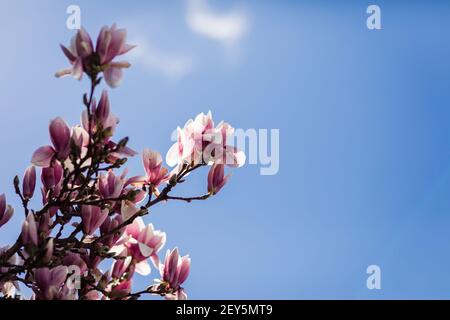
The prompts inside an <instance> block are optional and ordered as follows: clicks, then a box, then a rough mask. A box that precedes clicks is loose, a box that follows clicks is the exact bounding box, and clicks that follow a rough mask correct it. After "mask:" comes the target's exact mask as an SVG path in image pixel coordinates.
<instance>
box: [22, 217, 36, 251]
mask: <svg viewBox="0 0 450 320" xmlns="http://www.w3.org/2000/svg"><path fill="white" fill-rule="evenodd" d="M21 236H22V241H23V243H24V244H33V245H34V246H37V245H38V231H37V224H36V220H35V219H34V215H33V214H32V213H28V215H27V218H26V219H25V221H24V222H23V224H22V234H21Z"/></svg>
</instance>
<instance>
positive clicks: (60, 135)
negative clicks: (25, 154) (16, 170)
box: [31, 117, 71, 168]
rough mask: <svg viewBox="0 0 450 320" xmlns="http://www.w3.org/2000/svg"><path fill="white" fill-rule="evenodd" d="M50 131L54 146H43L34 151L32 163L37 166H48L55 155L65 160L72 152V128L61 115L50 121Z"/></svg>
mask: <svg viewBox="0 0 450 320" xmlns="http://www.w3.org/2000/svg"><path fill="white" fill-rule="evenodd" d="M49 132H50V139H51V141H52V144H53V147H52V146H49V145H47V146H43V147H40V148H38V149H37V150H36V151H35V152H34V153H33V156H32V158H31V163H32V164H34V165H35V166H38V167H44V168H45V167H48V166H50V164H51V163H52V160H53V159H54V158H55V157H56V158H58V159H60V160H65V159H66V158H67V157H68V155H69V153H70V137H71V130H70V128H69V126H68V125H67V123H66V122H65V121H64V120H63V119H62V118H61V117H57V118H55V119H53V120H52V121H51V122H50V125H49Z"/></svg>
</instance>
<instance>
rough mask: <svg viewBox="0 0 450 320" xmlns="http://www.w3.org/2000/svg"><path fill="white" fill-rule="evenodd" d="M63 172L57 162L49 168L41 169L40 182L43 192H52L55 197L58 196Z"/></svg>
mask: <svg viewBox="0 0 450 320" xmlns="http://www.w3.org/2000/svg"><path fill="white" fill-rule="evenodd" d="M63 174H64V170H63V167H62V166H61V164H60V163H59V162H58V161H55V162H53V163H52V164H51V166H48V167H45V168H42V173H41V181H42V185H43V187H44V189H45V191H46V192H47V191H49V190H52V189H53V190H54V192H55V193H56V195H58V194H59V189H60V187H61V182H62V178H63Z"/></svg>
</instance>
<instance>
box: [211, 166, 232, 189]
mask: <svg viewBox="0 0 450 320" xmlns="http://www.w3.org/2000/svg"><path fill="white" fill-rule="evenodd" d="M224 175H225V166H224V165H223V164H213V165H212V166H211V169H210V170H209V173H208V192H209V193H210V194H212V195H215V194H217V193H218V192H219V191H220V189H222V187H223V186H224V185H225V183H227V181H228V179H229V178H230V174H228V175H227V176H224Z"/></svg>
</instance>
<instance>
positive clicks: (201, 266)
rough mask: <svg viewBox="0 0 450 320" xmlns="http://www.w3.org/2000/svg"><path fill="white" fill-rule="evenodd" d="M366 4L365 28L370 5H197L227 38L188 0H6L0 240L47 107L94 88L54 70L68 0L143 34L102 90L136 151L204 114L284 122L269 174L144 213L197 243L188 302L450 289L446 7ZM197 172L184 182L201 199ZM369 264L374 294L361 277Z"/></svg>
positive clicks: (5, 237) (190, 245) (421, 294)
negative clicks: (226, 26) (373, 8)
mask: <svg viewBox="0 0 450 320" xmlns="http://www.w3.org/2000/svg"><path fill="white" fill-rule="evenodd" d="M373 3H374V4H377V5H379V6H380V8H381V14H382V16H381V17H382V30H375V31H374V30H368V29H367V28H366V18H367V14H366V8H367V6H368V5H369V4H372V2H370V3H369V2H368V1H339V2H338V1H245V2H244V1H209V2H208V4H209V9H208V10H211V11H210V13H211V12H214V13H215V15H214V16H215V17H216V18H217V17H219V18H220V17H224V16H226V17H228V18H230V17H231V18H230V21H231V24H232V25H234V24H237V25H238V27H236V28H237V29H233V28H231V29H232V31H230V32H229V33H228V36H227V35H225V36H224V35H223V34H222V35H221V34H220V33H219V34H217V33H215V32H214V30H212V29H210V30H207V31H205V32H203V33H202V32H201V31H199V29H201V28H200V27H199V26H198V25H197V26H196V24H195V23H193V22H192V20H189V14H190V13H191V14H192V11H189V10H190V9H191V10H194V9H195V8H193V7H190V4H191V5H192V3H189V2H186V1H170V2H168V1H149V2H145V3H144V2H143V1H126V2H125V1H114V2H113V1H98V0H97V1H76V2H74V1H40V2H39V4H38V3H37V2H35V1H24V0H19V1H8V3H7V4H6V2H5V3H4V4H3V6H5V8H7V10H1V11H0V26H1V27H2V30H3V41H4V46H3V50H1V52H0V58H1V61H2V62H3V63H2V68H3V72H2V73H1V75H0V98H1V103H0V112H1V115H2V120H3V121H2V122H1V124H2V132H3V134H2V135H0V145H1V146H2V150H3V152H2V157H0V167H1V168H3V169H2V170H1V171H0V190H1V192H5V193H6V194H7V198H8V200H9V202H10V203H12V204H16V205H17V206H16V207H17V212H16V214H15V217H14V218H13V220H12V222H10V223H9V225H7V226H6V227H3V228H2V230H1V231H0V243H1V244H2V245H5V244H7V243H10V242H12V241H13V240H14V239H15V236H16V234H17V232H18V230H19V229H20V224H21V221H22V215H21V211H20V210H19V202H18V201H17V199H16V198H15V197H14V193H13V189H12V183H11V181H12V178H13V177H14V175H15V174H16V173H19V174H20V175H21V174H22V173H23V171H24V169H25V168H26V167H27V166H28V164H29V159H30V157H31V153H32V151H33V150H34V149H35V148H36V147H38V146H40V145H42V144H45V143H47V142H48V140H49V138H48V131H47V126H48V121H49V119H52V118H54V117H56V116H59V115H61V116H63V117H64V118H65V119H66V120H67V121H68V122H70V123H71V124H75V123H77V121H79V114H80V112H81V95H82V93H83V92H84V91H85V90H87V88H88V83H87V82H86V81H83V82H81V83H79V82H76V81H75V80H73V79H68V78H67V79H55V78H54V77H53V74H54V72H55V71H56V70H58V69H60V68H62V67H64V66H66V65H67V62H66V60H65V58H64V56H63V55H62V53H61V52H60V50H59V48H58V44H59V43H63V44H67V43H69V40H70V37H71V36H72V34H73V31H71V30H68V29H67V28H66V26H65V23H66V18H67V14H66V8H67V6H68V5H70V4H77V5H79V6H80V8H81V19H82V25H83V26H85V28H86V29H87V30H88V31H89V32H90V33H91V34H92V35H93V36H96V35H97V33H98V30H99V29H100V27H101V26H103V25H105V24H111V23H112V22H117V23H118V24H119V26H121V27H126V28H127V29H128V30H129V38H130V42H133V41H134V43H136V44H137V45H138V46H139V47H140V49H139V51H137V52H136V53H134V54H132V55H130V56H129V57H128V58H129V59H128V60H130V61H131V62H132V64H133V66H132V68H130V69H129V70H126V71H125V77H124V81H123V83H122V85H121V86H120V87H119V88H118V89H115V90H110V91H109V93H110V98H111V104H112V108H113V111H114V112H115V113H116V114H117V115H118V116H119V117H120V119H121V124H120V126H119V130H118V136H125V135H127V136H130V138H131V141H130V145H131V146H132V147H134V148H135V149H137V150H142V149H143V148H144V147H151V148H153V149H156V150H159V151H160V152H161V153H163V154H165V152H166V150H168V148H169V147H170V146H171V144H172V142H171V141H170V134H171V132H172V130H173V129H175V128H176V126H177V125H183V124H184V122H185V121H186V120H187V119H188V118H192V117H194V116H195V115H196V114H197V113H199V112H202V111H203V112H206V111H208V110H209V109H211V110H212V112H213V115H214V117H215V119H216V121H219V120H222V119H225V120H227V121H228V122H230V123H231V124H232V125H234V126H235V127H238V128H243V129H248V128H256V129H272V128H277V129H279V130H280V170H279V172H278V174H276V175H273V176H261V175H260V174H259V169H260V167H259V166H258V165H249V166H246V167H244V168H240V169H236V170H233V176H232V179H231V181H230V183H229V184H228V185H226V187H225V188H224V189H223V190H222V191H221V192H220V193H219V195H218V196H216V197H214V198H213V199H210V200H208V201H206V202H200V203H192V204H185V203H167V204H162V205H160V206H159V207H157V208H155V209H154V210H153V212H151V214H150V215H149V216H147V217H146V219H145V221H146V222H153V223H154V225H155V227H156V228H158V229H162V230H164V231H165V232H167V235H168V243H167V248H171V247H173V246H175V245H178V246H179V247H180V250H181V252H182V253H183V254H184V253H189V254H190V255H191V257H192V271H191V276H190V278H189V279H188V281H187V282H186V284H185V287H186V290H187V292H188V294H189V296H190V298H194V299H195V298H197V299H199V298H201V299H218V298H224V299H228V298H236V299H240V298H267V299H304V298H313V299H314V298H326V299H342V298H350V299H365V298H368V299H377V298H387V299H391V298H424V299H428V298H447V299H448V298H450V276H449V273H448V270H449V269H450V233H449V232H448V228H449V227H450V198H449V197H448V194H449V192H450V143H449V140H450V139H449V136H450V126H449V125H448V123H449V119H450V118H449V117H450V109H449V108H448V101H449V100H450V90H449V85H450V59H449V57H450V43H449V41H448V33H449V32H450V4H448V3H446V2H445V1H433V2H427V1H395V2H394V1H376V2H373ZM208 12H209V11H208ZM233 23H234V24H233ZM233 30H234V31H233ZM224 39H225V40H224ZM136 50H138V49H136ZM129 168H130V171H131V172H132V173H136V174H138V173H140V172H141V170H142V169H141V168H140V159H138V158H136V159H133V160H132V161H130V165H129ZM206 173H207V172H202V173H201V174H198V175H195V176H194V175H193V176H191V177H190V181H189V184H187V185H186V186H183V187H182V188H181V189H180V190H179V193H180V194H197V193H198V194H201V193H202V192H203V191H204V190H205V188H206ZM371 264H376V265H379V266H380V267H381V271H382V278H381V279H382V280H381V281H382V289H381V290H368V289H367V288H366V278H367V274H366V268H367V266H369V265H371ZM154 277H156V274H153V275H150V276H149V277H147V278H143V277H139V278H138V283H137V284H136V288H139V287H143V286H145V285H146V284H147V283H148V282H150V281H151V280H152V279H153V278H154Z"/></svg>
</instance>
